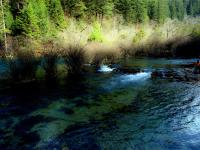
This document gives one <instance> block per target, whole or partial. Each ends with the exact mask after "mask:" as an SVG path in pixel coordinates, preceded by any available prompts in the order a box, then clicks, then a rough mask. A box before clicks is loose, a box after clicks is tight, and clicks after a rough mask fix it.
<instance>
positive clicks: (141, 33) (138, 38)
mask: <svg viewBox="0 0 200 150" xmlns="http://www.w3.org/2000/svg"><path fill="white" fill-rule="evenodd" d="M144 37H145V32H144V30H140V31H139V32H138V33H137V34H136V35H135V36H134V38H133V43H138V42H140V41H141V40H142V39H143V38H144Z"/></svg>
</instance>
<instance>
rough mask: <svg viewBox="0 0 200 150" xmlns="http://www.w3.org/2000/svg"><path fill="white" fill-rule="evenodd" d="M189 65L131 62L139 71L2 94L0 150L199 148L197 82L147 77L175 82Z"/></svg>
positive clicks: (199, 90) (199, 87)
mask: <svg viewBox="0 0 200 150" xmlns="http://www.w3.org/2000/svg"><path fill="white" fill-rule="evenodd" d="M194 61H195V60H194V59H187V60H184V59H173V60H172V59H156V60H155V59H134V60H129V61H128V62H127V64H126V67H128V68H139V69H141V72H138V73H135V74H122V73H120V72H115V71H114V72H106V73H104V72H99V73H88V74H85V75H84V76H82V78H80V77H79V78H76V79H71V78H70V79H68V80H67V81H66V84H64V85H54V86H52V87H51V86H46V85H45V84H44V83H40V82H32V83H28V84H20V85H15V86H13V87H10V88H6V89H1V91H0V118H1V119H0V149H2V150H16V149H27V150H31V149H47V150H48V149H49V150H54V149H55V150H57V149H58V150H64V149H70V150H80V149H81V150H129V149H131V150H133V149H134V150H149V149H154V150H160V149H161V150H163V149H164V150H165V149H166V150H168V149H169V150H171V149H174V150H177V149H180V150H184V149H199V147H200V119H199V114H200V83H199V81H197V80H195V81H194V80H191V81H190V80H182V79H180V80H178V79H172V78H161V77H155V78H152V77H151V74H152V72H154V71H163V72H169V70H170V71H171V70H172V71H173V73H174V74H178V75H180V76H181V75H182V74H184V69H185V68H183V67H182V65H185V64H190V63H193V62H194ZM0 66H1V65H0ZM2 66H4V65H2ZM104 67H105V66H104ZM106 69H108V68H107V67H106Z"/></svg>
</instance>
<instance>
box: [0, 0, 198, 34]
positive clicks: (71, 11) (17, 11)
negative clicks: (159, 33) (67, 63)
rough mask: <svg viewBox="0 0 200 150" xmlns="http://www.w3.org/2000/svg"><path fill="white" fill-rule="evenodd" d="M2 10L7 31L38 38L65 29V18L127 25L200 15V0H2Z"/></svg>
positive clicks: (67, 21) (162, 21) (161, 21)
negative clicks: (116, 20) (114, 20)
mask: <svg viewBox="0 0 200 150" xmlns="http://www.w3.org/2000/svg"><path fill="white" fill-rule="evenodd" d="M2 13H4V16H5V25H6V32H7V33H9V34H11V35H21V34H25V35H28V36H31V37H38V36H41V35H45V34H50V33H51V32H52V33H53V32H54V31H55V30H60V29H63V28H66V27H67V25H68V23H69V20H67V19H66V18H75V19H76V20H84V21H86V22H87V23H92V22H93V21H99V22H102V21H103V20H104V19H108V18H114V17H116V16H121V17H123V20H122V21H121V22H122V23H124V24H128V23H135V24H138V23H147V22H150V21H155V22H156V23H160V24H161V23H164V21H165V20H166V18H171V19H178V20H183V19H184V17H186V16H192V17H195V16H198V15H199V14H200V0H3V11H1V18H2V15H3V14H2ZM1 25H2V19H1ZM2 29H3V28H2V27H1V30H2ZM2 32H3V31H1V33H2Z"/></svg>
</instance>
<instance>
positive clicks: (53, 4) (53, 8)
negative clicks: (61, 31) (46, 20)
mask: <svg viewBox="0 0 200 150" xmlns="http://www.w3.org/2000/svg"><path fill="white" fill-rule="evenodd" d="M46 3H47V4H48V12H49V17H50V20H51V23H52V24H54V25H55V27H56V28H63V27H64V26H65V24H66V23H65V17H64V12H63V9H62V5H61V2H60V0H46Z"/></svg>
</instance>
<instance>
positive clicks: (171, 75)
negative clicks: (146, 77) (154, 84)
mask: <svg viewBox="0 0 200 150" xmlns="http://www.w3.org/2000/svg"><path fill="white" fill-rule="evenodd" d="M151 77H152V78H162V79H171V80H177V81H200V74H195V73H193V68H184V69H178V70H164V71H163V70H162V71H154V72H152V74H151Z"/></svg>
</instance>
